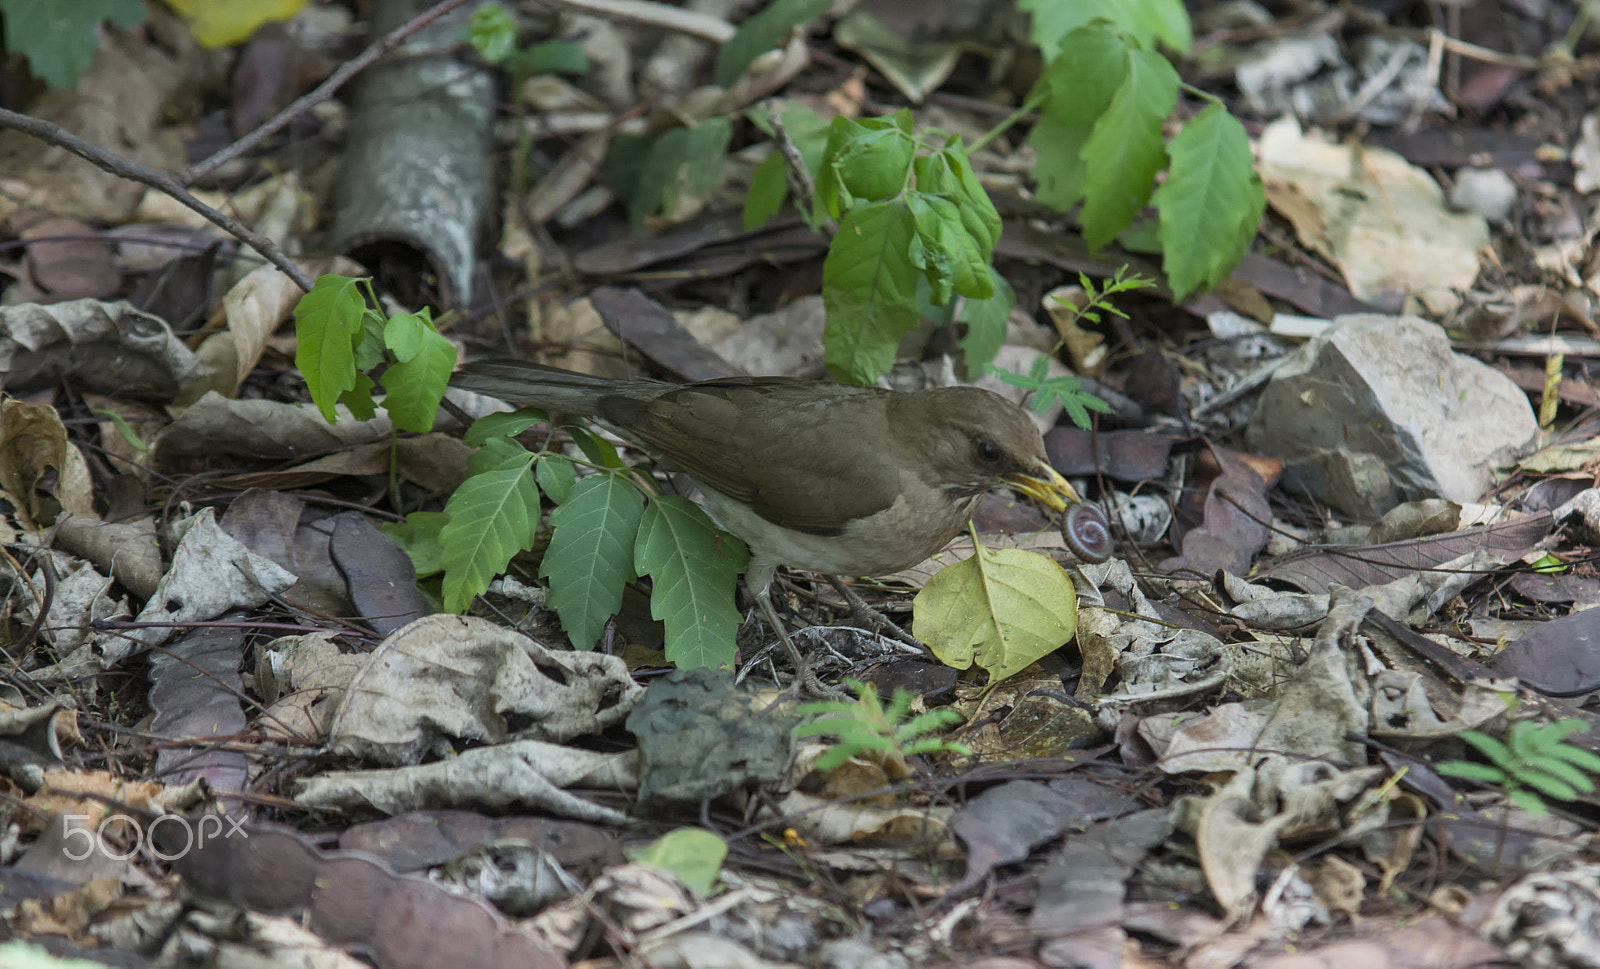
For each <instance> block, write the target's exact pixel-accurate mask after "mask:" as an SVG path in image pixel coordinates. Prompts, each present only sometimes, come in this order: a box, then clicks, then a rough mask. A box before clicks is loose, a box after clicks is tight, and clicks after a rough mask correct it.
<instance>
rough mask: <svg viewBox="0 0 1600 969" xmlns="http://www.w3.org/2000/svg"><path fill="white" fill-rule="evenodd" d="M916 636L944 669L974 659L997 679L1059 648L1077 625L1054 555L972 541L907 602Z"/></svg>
mask: <svg viewBox="0 0 1600 969" xmlns="http://www.w3.org/2000/svg"><path fill="white" fill-rule="evenodd" d="M911 608H912V628H913V630H914V634H915V635H916V637H917V638H918V639H920V640H922V641H923V642H924V643H926V644H927V645H928V648H929V649H931V650H933V654H934V655H935V656H937V657H938V658H939V661H940V662H942V663H944V664H945V665H946V666H953V667H955V668H956V669H963V670H964V669H967V668H968V667H970V666H971V665H972V664H973V663H974V662H976V663H977V664H978V665H979V666H981V667H983V668H984V669H986V670H988V671H989V682H990V683H991V684H992V683H998V682H1000V681H1001V680H1003V679H1005V678H1006V677H1008V676H1011V675H1013V674H1015V673H1018V672H1020V671H1021V670H1022V669H1023V668H1024V667H1026V666H1028V664H1030V663H1033V662H1034V661H1036V660H1038V659H1039V658H1040V657H1042V656H1047V655H1049V654H1050V653H1053V652H1055V651H1056V650H1057V649H1060V648H1061V646H1062V645H1063V644H1065V643H1066V642H1067V641H1068V640H1070V639H1071V638H1072V634H1073V631H1074V630H1076V629H1077V626H1078V596H1077V592H1076V590H1075V589H1074V588H1073V585H1072V579H1071V578H1069V577H1068V576H1067V573H1066V570H1064V569H1063V568H1061V566H1059V565H1057V564H1056V562H1055V560H1054V559H1051V558H1049V557H1047V556H1044V555H1040V554H1038V553H1037V552H1026V551H1023V550H1021V549H990V548H986V547H985V546H983V545H979V546H977V549H976V551H975V554H974V555H973V556H972V557H971V558H968V559H964V560H962V561H960V562H957V563H955V564H954V565H950V566H947V567H945V568H944V569H941V570H940V571H939V572H938V573H937V574H936V575H934V577H933V578H932V579H929V580H928V584H927V585H926V586H924V587H923V589H922V591H921V592H919V593H917V597H916V598H915V599H914V600H912V604H911Z"/></svg>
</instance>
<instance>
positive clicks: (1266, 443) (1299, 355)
mask: <svg viewBox="0 0 1600 969" xmlns="http://www.w3.org/2000/svg"><path fill="white" fill-rule="evenodd" d="M1537 431H1538V421H1537V420H1536V419H1535V418H1534V414H1533V407H1532V406H1531V405H1530V404H1529V403H1528V399H1527V397H1526V396H1525V395H1524V394H1523V392H1522V391H1521V390H1519V389H1518V388H1517V386H1516V385H1515V384H1513V383H1512V382H1511V380H1510V379H1509V378H1507V377H1506V376H1504V375H1503V374H1501V373H1499V372H1498V371H1496V370H1494V369H1492V368H1490V367H1488V366H1486V365H1485V364H1482V363H1479V362H1478V361H1477V360H1474V359H1472V358H1470V357H1466V356H1462V355H1461V354H1458V353H1455V352H1453V351H1452V350H1451V349H1450V341H1449V339H1448V338H1447V337H1446V336H1445V332H1444V330H1443V329H1441V328H1440V327H1438V326H1437V325H1435V324H1433V323H1429V322H1427V321H1426V320H1421V319H1418V318H1416V317H1414V316H1398V317H1397V316H1380V315H1376V314H1371V315H1368V314H1363V315H1354V316H1342V317H1339V318H1338V319H1336V320H1335V321H1334V325H1333V326H1332V327H1331V328H1329V330H1328V331H1327V332H1325V333H1323V334H1322V335H1321V336H1318V337H1316V338H1315V339H1313V340H1311V341H1310V342H1309V343H1307V344H1306V345H1305V346H1303V347H1301V348H1300V349H1299V350H1298V351H1296V354H1295V356H1294V357H1293V358H1291V359H1290V360H1289V362H1288V363H1286V364H1284V365H1283V366H1282V367H1281V368H1280V369H1279V370H1278V372H1277V373H1276V374H1275V375H1274V376H1273V378H1272V381H1271V382H1270V383H1268V384H1267V388H1266V390H1265V391H1264V392H1263V393H1262V396H1261V402H1260V404H1259V405H1258V406H1257V407H1256V412H1255V415H1254V416H1253V417H1252V418H1251V421H1250V426H1249V428H1248V430H1247V432H1246V440H1247V442H1248V443H1249V446H1250V447H1251V448H1253V449H1254V450H1256V451H1259V452H1261V453H1263V454H1268V455H1271V456H1273V457H1279V458H1283V459H1284V461H1285V462H1286V463H1287V468H1286V469H1285V473H1284V485H1285V487H1287V488H1289V489H1291V490H1296V491H1303V492H1306V493H1307V494H1310V495H1312V496H1313V497H1316V498H1318V499H1320V500H1322V501H1324V502H1326V503H1328V504H1330V505H1332V506H1334V507H1335V508H1337V509H1339V510H1340V511H1342V512H1344V513H1345V514H1346V515H1349V516H1351V517H1354V518H1358V519H1364V520H1368V521H1370V520H1372V519H1375V518H1377V517H1379V516H1380V515H1382V514H1383V513H1384V512H1386V511H1388V510H1389V509H1390V508H1393V507H1394V506H1395V505H1397V504H1400V503H1401V502H1403V501H1415V500H1419V499H1423V498H1440V497H1442V498H1449V499H1452V500H1454V501H1475V500H1477V499H1478V498H1479V497H1481V496H1482V495H1483V493H1484V492H1486V491H1487V490H1488V489H1489V488H1490V486H1491V485H1492V484H1493V472H1494V468H1495V467H1496V466H1497V465H1499V464H1503V463H1505V462H1506V461H1508V460H1510V459H1511V458H1514V457H1516V456H1517V455H1518V454H1520V453H1522V452H1523V451H1524V450H1525V449H1526V448H1527V447H1528V446H1529V445H1530V444H1532V442H1533V439H1534V435H1535V434H1536V433H1537Z"/></svg>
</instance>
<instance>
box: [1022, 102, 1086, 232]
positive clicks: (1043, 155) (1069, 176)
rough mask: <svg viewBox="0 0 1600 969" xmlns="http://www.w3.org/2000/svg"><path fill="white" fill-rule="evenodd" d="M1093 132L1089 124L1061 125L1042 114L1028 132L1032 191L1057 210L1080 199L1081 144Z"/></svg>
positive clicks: (1083, 176) (1082, 177)
mask: <svg viewBox="0 0 1600 969" xmlns="http://www.w3.org/2000/svg"><path fill="white" fill-rule="evenodd" d="M1093 131H1094V128H1093V126H1091V125H1073V126H1070V127H1069V126H1067V125H1063V124H1061V123H1060V122H1058V121H1056V120H1055V119H1053V118H1051V117H1049V116H1048V115H1046V116H1045V117H1042V118H1040V119H1039V123H1038V124H1036V125H1034V126H1033V130H1032V131H1030V132H1028V145H1029V146H1030V147H1032V148H1033V150H1034V154H1035V157H1034V162H1033V168H1032V170H1031V171H1030V172H1029V174H1030V175H1032V176H1033V182H1034V194H1035V195H1036V196H1037V197H1038V199H1039V201H1040V202H1042V203H1043V204H1045V205H1048V206H1050V207H1051V208H1053V209H1055V210H1056V211H1057V212H1065V211H1067V210H1068V209H1070V208H1072V207H1073V206H1074V205H1077V204H1078V202H1079V201H1080V200H1082V198H1083V186H1084V182H1085V181H1087V179H1088V177H1089V165H1088V163H1087V162H1085V161H1084V160H1083V146H1084V144H1085V143H1087V142H1088V140H1089V135H1090V133H1092V132H1093Z"/></svg>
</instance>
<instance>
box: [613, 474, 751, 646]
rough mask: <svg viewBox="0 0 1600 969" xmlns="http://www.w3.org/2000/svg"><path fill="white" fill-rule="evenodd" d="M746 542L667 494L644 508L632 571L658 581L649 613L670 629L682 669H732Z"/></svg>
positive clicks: (684, 500) (670, 639)
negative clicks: (737, 595) (736, 602)
mask: <svg viewBox="0 0 1600 969" xmlns="http://www.w3.org/2000/svg"><path fill="white" fill-rule="evenodd" d="M749 559H750V556H749V554H748V553H747V552H746V551H745V547H744V543H743V542H740V541H739V540H738V539H737V538H734V537H733V536H732V535H729V534H727V533H725V532H719V531H718V530H717V528H716V526H714V525H713V524H712V523H711V519H709V518H707V517H706V514H705V512H703V511H701V510H700V508H699V506H697V505H695V504H694V503H693V502H691V501H689V500H688V499H687V498H680V497H678V496H677V495H663V496H661V497H658V498H652V499H651V500H650V504H649V505H648V506H647V507H646V508H645V511H644V520H643V521H642V522H641V523H640V525H639V536H638V539H637V541H636V542H635V543H634V551H633V561H634V568H635V569H636V570H637V571H638V572H640V573H641V574H648V575H649V576H650V578H651V579H653V580H655V585H654V588H653V589H652V590H651V592H650V615H651V616H652V617H654V618H656V619H659V620H661V621H662V622H664V623H665V624H666V627H667V641H666V654H667V659H669V660H671V661H672V663H673V664H674V665H676V666H677V667H678V668H679V669H689V668H692V667H699V666H710V667H717V666H731V665H732V663H733V658H734V654H735V653H736V652H737V647H736V646H735V643H734V634H735V633H737V632H738V631H739V621H740V618H741V617H740V615H739V610H738V608H737V607H736V606H735V605H734V590H735V589H736V588H737V587H738V581H739V573H741V572H743V571H744V567H745V565H746V564H748V562H749Z"/></svg>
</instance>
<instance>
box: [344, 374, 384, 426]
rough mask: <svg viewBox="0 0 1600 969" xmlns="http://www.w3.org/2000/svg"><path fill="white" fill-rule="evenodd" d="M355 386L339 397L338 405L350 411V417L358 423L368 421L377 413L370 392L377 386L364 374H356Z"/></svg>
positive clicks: (376, 406)
mask: <svg viewBox="0 0 1600 969" xmlns="http://www.w3.org/2000/svg"><path fill="white" fill-rule="evenodd" d="M355 383H356V385H355V386H354V387H351V388H350V389H349V390H347V391H345V392H344V393H342V394H340V395H339V403H341V404H343V405H344V406H345V408H346V409H347V410H349V411H350V416H351V417H354V418H355V419H356V420H358V421H370V420H372V418H373V415H375V414H377V412H378V405H377V404H375V403H373V401H372V391H373V389H374V388H376V387H377V386H378V385H377V384H375V383H373V382H372V378H371V377H369V376H367V375H366V374H364V373H358V374H356V378H355Z"/></svg>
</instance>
